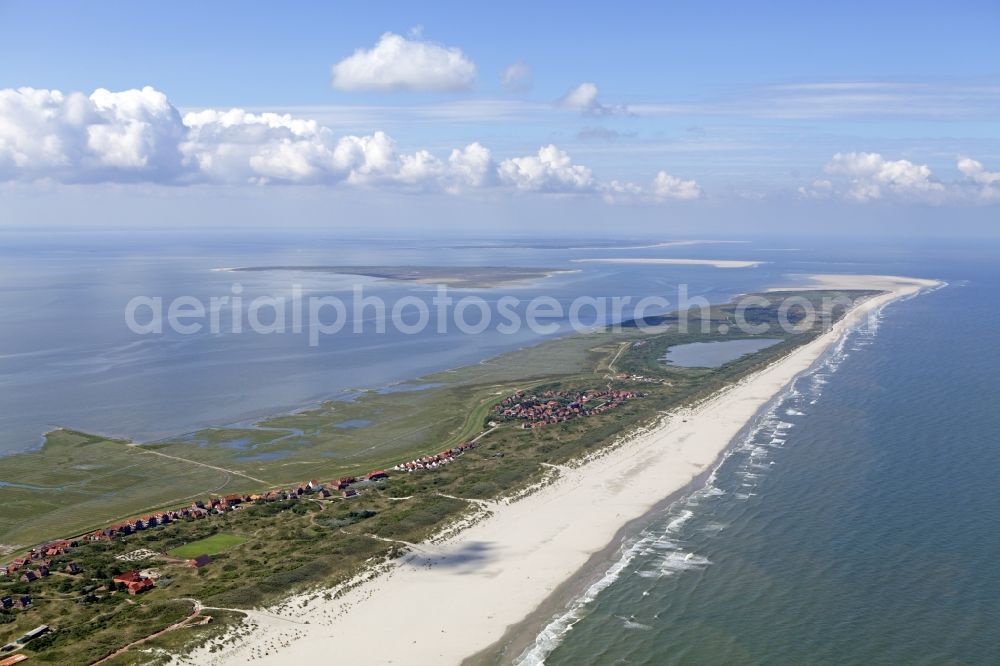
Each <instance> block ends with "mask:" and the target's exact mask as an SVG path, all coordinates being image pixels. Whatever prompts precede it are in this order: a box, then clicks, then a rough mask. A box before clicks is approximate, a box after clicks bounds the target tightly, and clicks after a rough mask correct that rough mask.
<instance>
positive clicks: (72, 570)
mask: <svg viewBox="0 0 1000 666" xmlns="http://www.w3.org/2000/svg"><path fill="white" fill-rule="evenodd" d="M63 571H65V572H66V573H68V574H70V575H71V576H75V575H76V574H78V573H80V571H81V569H80V567H79V565H77V563H76V562H70V563H69V564H67V565H66V568H65V569H63Z"/></svg>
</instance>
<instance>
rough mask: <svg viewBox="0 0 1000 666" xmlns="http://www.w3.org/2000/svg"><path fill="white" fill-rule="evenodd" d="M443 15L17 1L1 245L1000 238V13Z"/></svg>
mask: <svg viewBox="0 0 1000 666" xmlns="http://www.w3.org/2000/svg"><path fill="white" fill-rule="evenodd" d="M425 4H426V5H427V6H418V4H417V3H402V2H399V3H389V2H366V3H336V4H333V3H322V4H321V3H298V2H283V3H281V4H280V5H278V4H272V3H266V4H265V3H235V2H210V3H204V2H202V3H195V2H185V1H178V2H172V3H121V2H102V3H90V4H89V5H88V4H85V3H57V2H45V1H36V2H4V1H2V0H0V194H3V201H2V202H0V206H2V207H0V225H26V224H35V223H50V224H58V223H66V222H72V223H74V224H95V225H96V224H100V223H107V222H108V221H114V222H116V223H120V224H126V225H127V224H143V223H144V222H143V219H145V220H146V222H145V223H147V224H152V223H156V224H164V225H171V224H178V225H184V224H200V225H219V224H226V223H235V222H232V221H231V220H227V217H228V218H234V219H238V220H241V221H242V222H243V223H246V224H254V225H264V226H267V225H268V224H274V223H276V222H277V220H276V218H277V217H285V218H287V215H288V213H289V211H294V218H295V222H296V223H300V224H303V225H305V226H309V225H324V226H337V225H344V224H348V220H358V219H364V220H366V224H368V225H373V226H374V227H385V228H387V229H394V230H400V229H407V228H413V229H420V230H434V229H438V228H464V227H466V226H468V224H469V222H468V220H469V217H470V216H473V217H477V218H478V219H480V220H485V221H488V222H489V224H491V225H503V226H504V227H505V228H510V229H513V230H517V229H519V228H521V227H522V226H523V227H530V228H537V225H538V223H539V222H544V223H546V224H550V225H552V226H553V228H554V229H556V230H557V229H558V228H560V227H561V226H563V225H567V224H570V223H573V224H575V225H578V227H579V228H584V229H589V230H600V229H606V228H607V226H608V225H609V224H611V225H614V226H615V227H617V228H619V229H628V230H629V231H630V232H635V233H643V232H646V233H662V232H663V231H664V229H672V228H677V229H692V230H698V229H705V230H707V231H713V230H717V231H719V232H720V233H724V232H728V231H730V230H731V229H732V228H734V227H735V228H740V227H741V226H745V225H747V224H756V225H759V226H761V227H764V228H767V229H770V230H779V231H780V230H782V229H785V228H787V229H800V228H802V227H803V226H805V227H807V228H808V227H809V225H810V224H812V225H814V226H816V227H818V228H820V229H829V227H830V225H831V224H836V222H832V221H835V220H844V221H845V223H846V227H847V228H850V227H851V226H852V225H854V226H857V227H859V228H862V227H864V228H867V227H868V226H869V225H870V224H873V223H874V224H879V225H882V226H883V227H885V228H887V229H890V230H891V229H900V230H903V229H906V230H918V231H922V232H930V231H933V230H935V229H938V230H940V229H941V228H942V226H941V224H942V223H941V221H942V220H948V221H949V223H948V224H949V228H950V229H951V230H956V229H957V230H960V231H962V232H965V233H973V234H987V235H992V234H997V233H1000V231H998V225H997V224H995V223H994V218H996V217H997V213H998V212H1000V209H998V204H1000V122H998V121H1000V45H998V44H1000V40H998V39H997V38H996V35H998V34H1000V4H998V3H996V2H961V1H960V2H952V3H941V2H933V3H932V2H905V3H904V2H883V3H872V2H864V3H860V2H839V3H822V4H821V3H803V2H770V3H746V2H659V3H652V2H643V3H636V2H621V3H616V4H615V5H613V6H611V5H609V4H607V3H588V2H574V3H571V4H567V3H540V2H504V3H468V2H461V3H459V2H437V3H425ZM401 206H402V207H405V210H406V211H407V213H408V215H407V216H406V218H405V219H404V218H403V216H401V214H400V208H401ZM4 209H6V212H5V211H4ZM220 211H228V215H225V214H221V213H220ZM140 218H142V219H140ZM808 220H815V222H812V223H810V222H809V221H808ZM284 223H287V219H285V220H284Z"/></svg>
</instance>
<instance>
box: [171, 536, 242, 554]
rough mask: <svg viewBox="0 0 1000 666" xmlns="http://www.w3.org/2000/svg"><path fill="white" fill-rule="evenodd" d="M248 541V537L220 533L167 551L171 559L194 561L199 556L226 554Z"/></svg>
mask: <svg viewBox="0 0 1000 666" xmlns="http://www.w3.org/2000/svg"><path fill="white" fill-rule="evenodd" d="M246 540H247V539H246V537H242V536H240V535H238V534H226V533H224V532H219V533H217V534H213V535H212V536H210V537H205V538H204V539H198V540H197V541H192V542H191V543H186V544H184V545H183V546H178V547H177V548H171V549H170V550H168V551H167V555H170V556H171V557H182V558H185V559H192V558H195V557H198V556H199V555H218V554H219V553H224V552H226V551H227V550H229V549H230V548H233V547H235V546H238V545H240V544H241V543H243V542H245V541H246Z"/></svg>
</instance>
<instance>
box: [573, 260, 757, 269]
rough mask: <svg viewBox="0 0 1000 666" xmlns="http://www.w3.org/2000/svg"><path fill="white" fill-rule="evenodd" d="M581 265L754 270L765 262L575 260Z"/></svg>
mask: <svg viewBox="0 0 1000 666" xmlns="http://www.w3.org/2000/svg"><path fill="white" fill-rule="evenodd" d="M573 262H574V263H579V264H664V265H675V266H713V267H715V268H754V267H756V266H760V265H761V264H763V263H767V262H764V261H740V260H735V259H660V258H655V257H650V258H648V259H645V258H641V257H621V258H609V259H574V260H573Z"/></svg>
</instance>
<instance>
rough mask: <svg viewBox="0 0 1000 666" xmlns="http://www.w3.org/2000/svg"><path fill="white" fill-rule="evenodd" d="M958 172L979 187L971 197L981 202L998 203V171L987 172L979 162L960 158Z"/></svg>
mask: <svg viewBox="0 0 1000 666" xmlns="http://www.w3.org/2000/svg"><path fill="white" fill-rule="evenodd" d="M957 166H958V170H959V171H960V172H961V173H962V175H963V176H965V178H966V179H967V180H969V181H971V182H972V183H975V184H976V185H979V186H980V187H979V188H977V191H976V192H974V193H973V197H974V198H976V199H979V200H981V201H986V202H990V201H1000V171H987V170H986V167H984V166H983V163H982V162H980V161H979V160H974V159H972V158H971V157H961V158H959V160H958V164H957Z"/></svg>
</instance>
